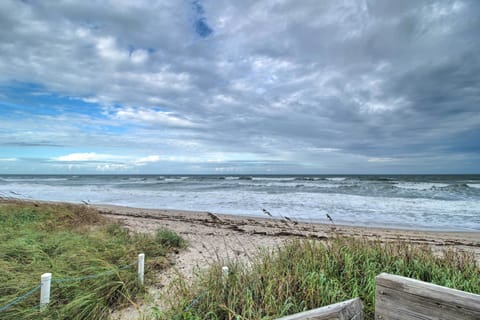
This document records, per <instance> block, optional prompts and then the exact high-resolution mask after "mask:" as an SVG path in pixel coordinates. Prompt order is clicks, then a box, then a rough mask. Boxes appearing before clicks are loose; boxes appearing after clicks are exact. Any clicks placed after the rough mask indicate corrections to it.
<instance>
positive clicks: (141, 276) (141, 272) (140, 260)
mask: <svg viewBox="0 0 480 320" xmlns="http://www.w3.org/2000/svg"><path fill="white" fill-rule="evenodd" d="M144 273H145V254H144V253H140V254H139V255H138V281H139V282H140V284H141V285H142V286H143V282H144Z"/></svg>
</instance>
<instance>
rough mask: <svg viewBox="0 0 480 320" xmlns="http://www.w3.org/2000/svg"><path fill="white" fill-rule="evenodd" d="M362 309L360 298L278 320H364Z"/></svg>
mask: <svg viewBox="0 0 480 320" xmlns="http://www.w3.org/2000/svg"><path fill="white" fill-rule="evenodd" d="M362 309H363V305H362V301H361V300H360V299H359V298H355V299H352V300H347V301H343V302H339V303H335V304H331V305H328V306H325V307H322V308H318V309H312V310H309V311H305V312H301V313H296V314H293V315H291V316H286V317H283V318H279V319H277V320H307V319H308V320H334V319H335V320H362V319H363V311H362Z"/></svg>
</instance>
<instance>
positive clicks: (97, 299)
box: [0, 201, 185, 320]
mask: <svg viewBox="0 0 480 320" xmlns="http://www.w3.org/2000/svg"><path fill="white" fill-rule="evenodd" d="M184 245H185V243H184V241H183V239H181V238H180V237H179V236H178V235H176V234H175V233H173V232H171V231H167V230H159V231H158V232H157V233H156V234H154V235H147V234H135V233H132V232H129V231H127V230H126V229H124V228H122V227H120V226H119V225H117V224H114V223H112V222H110V221H108V220H107V219H105V218H103V217H102V216H101V215H99V214H98V213H97V212H96V211H95V210H93V209H90V208H89V207H87V206H79V205H67V204H38V203H37V204H34V203H26V202H20V201H0V283H1V285H0V307H2V306H4V305H6V304H7V303H8V302H10V301H12V300H13V299H15V298H17V297H19V296H21V295H22V294H24V293H26V292H28V291H29V290H30V289H31V288H34V287H36V286H38V285H39V282H40V275H41V274H42V273H44V272H51V273H52V274H53V279H52V288H51V304H50V306H49V308H48V309H47V310H46V311H42V312H41V311H40V310H39V308H38V304H39V290H38V291H36V292H35V293H34V294H32V295H31V296H29V297H28V298H26V299H25V300H23V301H21V302H19V303H18V304H16V305H14V306H12V307H10V308H9V309H7V310H5V311H4V312H2V313H0V318H1V319H6V320H7V319H105V318H107V317H108V314H109V312H110V310H111V309H112V308H115V307H116V306H119V305H121V304H125V303H133V300H134V298H135V297H136V296H137V295H139V294H140V295H141V294H142V293H143V288H142V287H141V286H140V285H139V284H138V281H137V276H136V259H137V255H138V253H141V252H143V253H145V255H146V268H145V270H146V272H147V274H146V281H147V285H148V279H149V277H148V272H151V271H152V270H159V269H161V268H163V267H164V266H166V265H167V264H168V260H167V259H166V257H165V256H166V254H167V253H168V252H170V251H172V250H174V249H175V250H178V249H177V248H178V247H182V246H184ZM90 276H91V277H90ZM85 277H86V278H85ZM79 278H82V280H80V279H79ZM61 279H64V280H61Z"/></svg>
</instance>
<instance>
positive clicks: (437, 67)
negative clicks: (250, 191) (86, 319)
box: [0, 0, 480, 175]
mask: <svg viewBox="0 0 480 320" xmlns="http://www.w3.org/2000/svg"><path fill="white" fill-rule="evenodd" d="M479 30H480V1H476V0H471V1H466V0H465V1H461V0H457V1H448V0H442V1H433V0H432V1H420V0H413V1H407V0H405V1H396V0H390V1H385V0H378V1H375V0H371V1H370V0H368V1H362V0H358V1H349V0H344V1H338V0H331V1H326V0H325V1H318V0H302V1H298V0H275V1H271V0H260V1H259V0H242V1H234V0H230V1H228V0H193V1H188V0H178V1H171V0H170V1H166V0H164V1H150V0H135V1H134V0H131V1H128V0H111V1H93V0H92V1H67V0H55V1H53V0H51V1H50V0H46V1H27V0H24V1H17V0H15V1H14V0H2V1H0V174H34V173H38V174H69V173H71V174H177V173H181V174H227V175H228V174H351V173H358V174H406V173H411V174H416V173H432V174H437V173H480V54H479V52H480V38H479Z"/></svg>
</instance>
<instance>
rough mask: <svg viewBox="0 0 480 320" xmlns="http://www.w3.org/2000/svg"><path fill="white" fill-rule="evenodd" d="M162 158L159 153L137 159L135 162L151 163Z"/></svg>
mask: <svg viewBox="0 0 480 320" xmlns="http://www.w3.org/2000/svg"><path fill="white" fill-rule="evenodd" d="M160 160H161V158H160V156H159V155H151V156H146V157H143V158H140V159H137V160H135V161H134V162H135V164H138V165H144V164H147V163H150V162H158V161H160Z"/></svg>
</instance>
